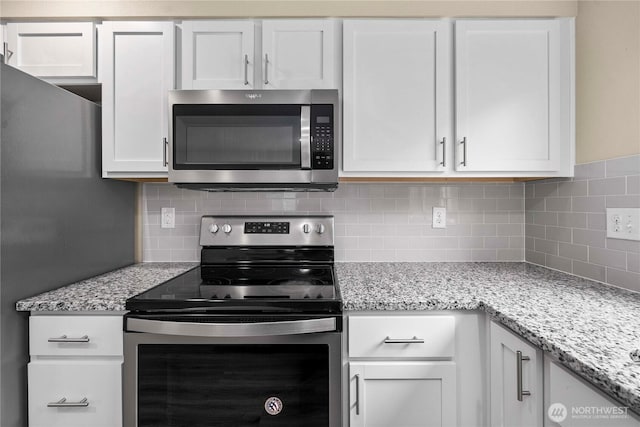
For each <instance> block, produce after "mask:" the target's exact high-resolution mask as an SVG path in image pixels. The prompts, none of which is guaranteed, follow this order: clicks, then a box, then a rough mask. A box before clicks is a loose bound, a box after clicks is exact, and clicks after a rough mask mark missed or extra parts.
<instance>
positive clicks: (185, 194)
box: [182, 188, 207, 200]
mask: <svg viewBox="0 0 640 427" xmlns="http://www.w3.org/2000/svg"><path fill="white" fill-rule="evenodd" d="M206 198H207V194H206V192H205V191H200V190H189V189H186V188H183V189H182V199H184V200H202V199H206Z"/></svg>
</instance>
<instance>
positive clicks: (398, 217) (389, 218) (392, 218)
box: [384, 212, 431, 225]
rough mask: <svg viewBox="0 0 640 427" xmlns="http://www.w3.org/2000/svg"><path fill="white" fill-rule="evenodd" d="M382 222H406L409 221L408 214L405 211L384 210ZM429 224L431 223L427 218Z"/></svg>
mask: <svg viewBox="0 0 640 427" xmlns="http://www.w3.org/2000/svg"><path fill="white" fill-rule="evenodd" d="M384 223H385V224H393V225H398V224H408V223H409V214H407V213H394V212H385V214H384ZM429 224H431V220H429Z"/></svg>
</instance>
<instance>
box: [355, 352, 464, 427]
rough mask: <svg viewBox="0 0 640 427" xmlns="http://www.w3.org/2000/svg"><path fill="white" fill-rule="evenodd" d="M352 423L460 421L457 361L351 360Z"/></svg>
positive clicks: (360, 426)
mask: <svg viewBox="0 0 640 427" xmlns="http://www.w3.org/2000/svg"><path fill="white" fill-rule="evenodd" d="M349 375H350V377H349V378H350V380H349V384H350V385H349V387H350V393H349V394H350V399H349V411H350V420H351V421H350V426H351V427H389V426H394V427H436V426H437V427H441V426H451V427H453V426H455V425H456V368H455V364H454V363H453V362H362V363H353V362H352V363H349Z"/></svg>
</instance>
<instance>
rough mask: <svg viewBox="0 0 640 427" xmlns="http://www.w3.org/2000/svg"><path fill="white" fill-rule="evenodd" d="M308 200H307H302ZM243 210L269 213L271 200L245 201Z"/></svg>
mask: <svg viewBox="0 0 640 427" xmlns="http://www.w3.org/2000/svg"><path fill="white" fill-rule="evenodd" d="M302 200H308V199H302ZM245 203H246V207H245V209H246V210H247V211H251V212H256V211H258V212H269V210H270V209H271V206H272V205H271V200H247V201H246V202H245Z"/></svg>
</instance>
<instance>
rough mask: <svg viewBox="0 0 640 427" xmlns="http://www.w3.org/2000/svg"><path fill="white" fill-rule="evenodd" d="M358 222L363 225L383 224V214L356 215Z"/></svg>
mask: <svg viewBox="0 0 640 427" xmlns="http://www.w3.org/2000/svg"><path fill="white" fill-rule="evenodd" d="M358 222H360V223H363V224H384V214H383V213H381V212H367V213H358Z"/></svg>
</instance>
